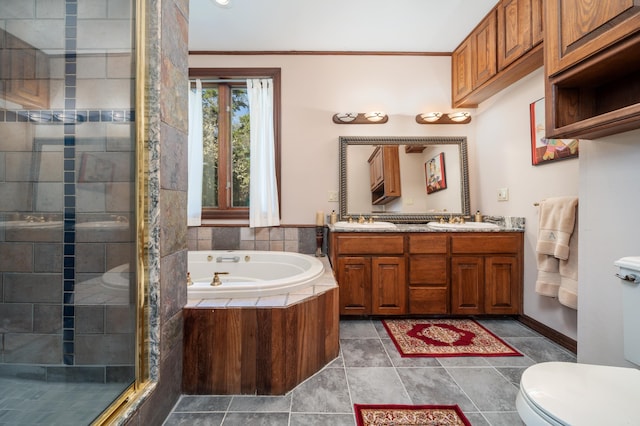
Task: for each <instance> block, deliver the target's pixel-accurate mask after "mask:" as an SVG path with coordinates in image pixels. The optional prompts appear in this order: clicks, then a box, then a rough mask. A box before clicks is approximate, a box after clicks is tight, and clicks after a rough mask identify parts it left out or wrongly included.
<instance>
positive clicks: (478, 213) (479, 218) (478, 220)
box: [476, 210, 482, 222]
mask: <svg viewBox="0 0 640 426" xmlns="http://www.w3.org/2000/svg"><path fill="white" fill-rule="evenodd" d="M476 222H482V215H481V214H480V210H476Z"/></svg>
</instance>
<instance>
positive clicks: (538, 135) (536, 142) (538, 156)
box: [529, 98, 580, 166]
mask: <svg viewBox="0 0 640 426" xmlns="http://www.w3.org/2000/svg"><path fill="white" fill-rule="evenodd" d="M529 114H530V118H531V164H533V165H534V166H538V165H540V164H547V163H551V162H554V161H559V160H566V159H569V158H577V157H578V150H579V144H580V143H579V142H580V141H579V140H578V139H547V138H545V131H544V126H545V118H544V98H542V99H538V100H537V101H535V102H533V103H531V104H530V105H529Z"/></svg>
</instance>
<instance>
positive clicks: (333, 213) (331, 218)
mask: <svg viewBox="0 0 640 426" xmlns="http://www.w3.org/2000/svg"><path fill="white" fill-rule="evenodd" d="M337 221H338V215H337V214H336V211H335V210H331V216H329V223H330V224H332V225H335V223H336V222H337Z"/></svg>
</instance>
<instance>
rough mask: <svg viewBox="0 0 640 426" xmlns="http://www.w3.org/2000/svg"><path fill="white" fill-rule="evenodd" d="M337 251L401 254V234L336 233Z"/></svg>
mask: <svg viewBox="0 0 640 426" xmlns="http://www.w3.org/2000/svg"><path fill="white" fill-rule="evenodd" d="M336 242H337V246H338V249H337V250H336V251H337V253H339V254H340V255H345V254H384V255H387V254H403V253H404V237H403V236H402V235H364V234H363V235H362V236H354V235H344V236H343V235H338V236H337V237H336Z"/></svg>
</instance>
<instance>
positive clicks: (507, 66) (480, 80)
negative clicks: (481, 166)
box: [451, 0, 543, 108]
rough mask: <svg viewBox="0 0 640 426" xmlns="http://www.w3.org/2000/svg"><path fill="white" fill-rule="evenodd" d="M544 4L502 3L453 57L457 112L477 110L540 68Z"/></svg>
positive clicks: (513, 0) (522, 0)
mask: <svg viewBox="0 0 640 426" xmlns="http://www.w3.org/2000/svg"><path fill="white" fill-rule="evenodd" d="M541 41H542V0H502V1H500V2H499V3H498V4H497V5H496V7H495V8H493V9H492V10H491V12H489V14H487V16H486V17H485V18H484V19H483V20H482V22H480V24H478V26H477V27H476V28H475V29H474V30H473V32H472V33H471V34H469V36H468V37H467V38H466V39H465V40H464V41H463V42H462V43H461V44H460V46H458V48H457V49H456V50H455V51H454V52H453V53H452V57H451V66H452V85H451V86H452V101H453V102H452V103H453V106H454V108H474V107H476V106H478V104H479V103H480V102H482V101H484V100H486V99H488V98H490V97H491V96H493V95H494V94H496V93H498V92H499V91H500V90H502V89H504V88H505V87H507V86H509V85H510V84H513V83H514V82H516V81H518V80H519V79H521V78H522V77H524V76H525V75H527V74H529V73H530V72H532V71H534V70H535V69H537V68H540V67H541V66H542V64H543V58H542V45H541V43H540V42H541Z"/></svg>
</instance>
